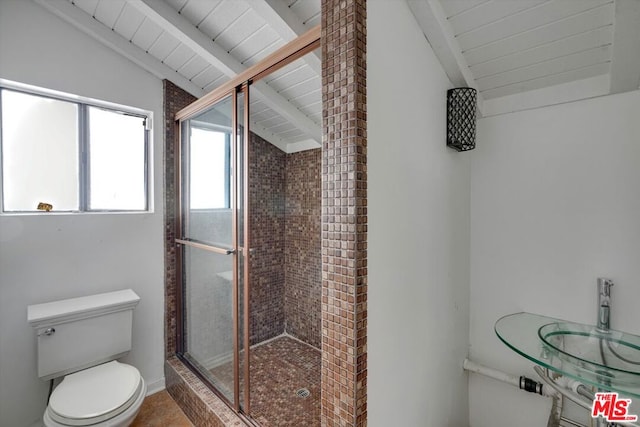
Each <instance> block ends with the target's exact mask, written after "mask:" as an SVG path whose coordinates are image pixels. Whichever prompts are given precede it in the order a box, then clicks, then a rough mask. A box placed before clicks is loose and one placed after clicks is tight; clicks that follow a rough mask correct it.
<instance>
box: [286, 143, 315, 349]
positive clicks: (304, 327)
mask: <svg viewBox="0 0 640 427" xmlns="http://www.w3.org/2000/svg"><path fill="white" fill-rule="evenodd" d="M321 160H322V150H321V149H320V148H318V149H315V150H307V151H301V152H298V153H291V154H287V164H286V191H285V194H286V214H285V220H286V221H285V285H284V288H285V292H284V311H285V324H286V330H287V333H289V334H291V335H293V336H295V337H296V338H298V339H300V340H302V341H304V342H306V343H307V344H310V345H312V346H314V347H316V348H320V345H321V340H320V311H321V304H320V302H321V292H322V290H321V287H322V277H321V269H322V258H321V255H320V204H321V186H322V183H321Z"/></svg>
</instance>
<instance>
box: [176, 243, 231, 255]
mask: <svg viewBox="0 0 640 427" xmlns="http://www.w3.org/2000/svg"><path fill="white" fill-rule="evenodd" d="M176 243H178V244H180V245H185V246H191V247H194V248H198V249H204V250H205V251H209V252H215V253H217V254H221V255H231V254H234V253H236V250H235V249H230V248H221V247H220V246H215V245H211V244H207V243H202V242H198V241H195V240H190V239H189V240H185V239H176Z"/></svg>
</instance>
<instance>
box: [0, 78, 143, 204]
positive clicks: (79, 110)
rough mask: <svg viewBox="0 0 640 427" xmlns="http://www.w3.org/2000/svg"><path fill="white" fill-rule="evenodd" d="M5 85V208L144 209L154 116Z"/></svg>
mask: <svg viewBox="0 0 640 427" xmlns="http://www.w3.org/2000/svg"><path fill="white" fill-rule="evenodd" d="M103 104H104V105H101V104H99V103H95V104H92V103H88V102H87V103H85V102H78V101H77V99H73V97H72V96H67V97H64V96H59V94H56V95H55V96H53V95H50V94H49V93H46V94H44V93H43V94H41V93H33V92H31V91H29V92H24V91H21V90H15V89H13V88H5V87H0V149H1V151H0V153H1V160H2V162H1V167H2V170H1V172H2V174H1V176H2V211H3V212H35V211H37V210H38V205H39V204H40V203H46V204H50V205H52V207H53V211H62V212H97V211H146V210H148V209H149V201H148V198H149V197H148V175H149V174H148V158H149V135H148V134H149V130H148V127H147V125H148V120H149V119H148V116H149V114H148V113H147V114H145V112H142V111H140V110H135V109H133V108H132V109H131V110H130V111H125V109H123V108H119V107H113V106H111V105H107V104H106V103H103Z"/></svg>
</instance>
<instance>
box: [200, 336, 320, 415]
mask: <svg viewBox="0 0 640 427" xmlns="http://www.w3.org/2000/svg"><path fill="white" fill-rule="evenodd" d="M320 358H321V355H320V351H319V350H317V349H314V348H313V347H310V346H308V345H306V344H303V343H301V342H299V341H297V340H295V339H292V338H289V337H286V336H285V337H281V338H277V339H275V340H273V341H269V342H267V343H265V344H260V345H258V346H256V347H254V348H252V349H251V371H250V372H251V416H252V417H253V418H254V419H255V420H256V421H258V422H259V423H260V425H261V426H262V427H288V426H291V427H294V426H295V427H300V426H309V427H313V426H320ZM232 370H233V367H232V366H231V363H229V364H225V365H221V366H218V367H216V368H214V369H212V370H211V372H212V373H213V374H214V375H215V376H216V377H218V378H224V377H228V376H229V375H232ZM241 386H242V385H241ZM302 388H306V389H308V390H309V392H310V395H309V397H300V396H298V395H297V394H296V392H297V391H298V390H300V389H302Z"/></svg>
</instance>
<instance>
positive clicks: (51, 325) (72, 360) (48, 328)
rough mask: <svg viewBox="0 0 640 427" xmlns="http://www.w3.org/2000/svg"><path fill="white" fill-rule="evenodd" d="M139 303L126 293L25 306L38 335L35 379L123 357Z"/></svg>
mask: <svg viewBox="0 0 640 427" xmlns="http://www.w3.org/2000/svg"><path fill="white" fill-rule="evenodd" d="M139 301H140V297H139V296H138V295H136V293H135V292H133V291H132V290H131V289H125V290H122V291H116V292H108V293H104V294H98V295H91V296H87V297H80V298H71V299H66V300H60V301H54V302H49V303H44V304H35V305H30V306H28V307H27V319H28V321H29V324H30V325H31V326H32V327H33V328H34V329H35V330H36V334H37V336H38V338H37V340H38V376H39V377H40V378H42V379H43V380H48V379H51V378H57V377H60V376H63V375H66V374H69V373H72V372H75V371H79V370H81V369H85V368H88V367H91V366H95V365H97V364H100V363H103V362H107V361H110V360H114V359H117V358H119V357H121V356H124V355H125V354H127V353H128V352H129V350H131V327H132V322H133V309H134V308H135V307H136V305H137V304H138V302H139Z"/></svg>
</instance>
